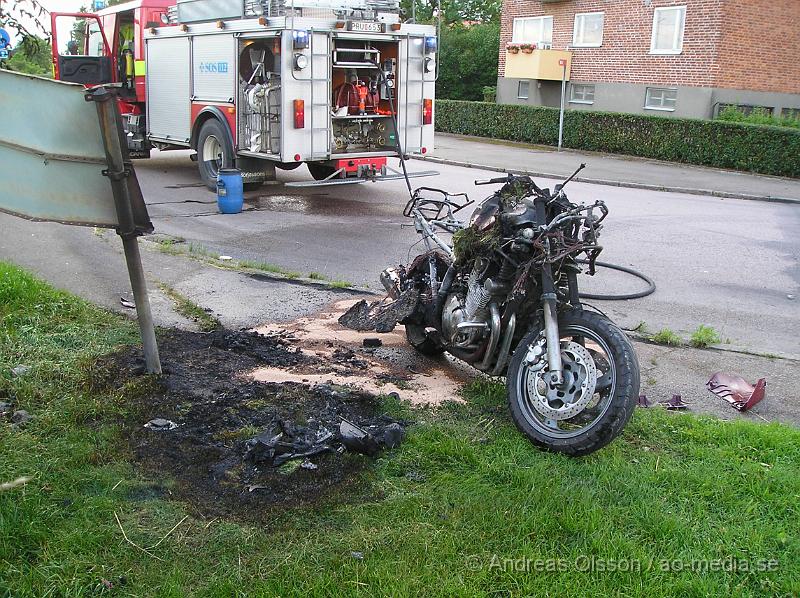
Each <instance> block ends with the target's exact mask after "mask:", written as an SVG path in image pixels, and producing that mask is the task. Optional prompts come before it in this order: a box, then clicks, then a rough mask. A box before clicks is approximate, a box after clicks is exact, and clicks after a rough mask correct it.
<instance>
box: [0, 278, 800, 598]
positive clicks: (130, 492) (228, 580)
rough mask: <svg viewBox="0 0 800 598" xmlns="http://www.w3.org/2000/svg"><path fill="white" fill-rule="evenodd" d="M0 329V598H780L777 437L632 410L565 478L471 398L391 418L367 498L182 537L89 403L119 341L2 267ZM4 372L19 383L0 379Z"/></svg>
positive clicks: (497, 412) (787, 584)
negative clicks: (399, 420) (99, 363)
mask: <svg viewBox="0 0 800 598" xmlns="http://www.w3.org/2000/svg"><path fill="white" fill-rule="evenodd" d="M0 318H1V319H2V324H0V339H1V343H2V344H0V400H4V399H3V398H2V396H3V395H6V394H10V393H14V394H15V395H16V398H17V401H18V403H19V406H20V407H21V408H24V409H27V410H29V411H30V412H31V414H32V415H33V416H34V419H33V420H32V422H31V423H30V424H29V425H28V426H27V427H24V428H22V429H14V428H12V426H11V425H10V424H9V423H7V422H0V483H2V482H7V481H10V480H12V479H15V478H17V477H19V476H32V478H33V479H32V480H31V481H30V482H29V483H27V484H26V485H24V486H22V487H17V488H14V489H12V490H8V491H4V492H2V491H0V596H1V597H5V596H15V597H16V596H94V595H98V594H104V595H110V596H114V595H118V596H186V595H204V596H206V595H208V596H234V595H265V596H279V595H280V596H285V595H298V596H309V595H313V596H322V595H331V594H334V593H336V594H342V595H363V596H375V595H393V596H403V595H422V596H436V595H441V596H454V595H459V596H461V595H492V596H526V595H547V596H588V595H596V596H617V595H619V596H678V595H691V596H709V595H715V596H719V595H724V596H740V595H787V596H790V595H794V596H796V595H798V594H799V593H800V540H799V539H798V538H799V537H800V534H799V533H798V532H800V529H798V528H800V513H798V504H800V432H798V431H797V430H795V429H793V428H790V427H787V426H780V425H758V424H751V423H747V422H734V423H726V422H721V421H718V420H715V419H712V418H707V417H695V416H692V415H682V414H672V413H666V412H664V411H662V410H660V409H650V410H642V409H639V410H637V412H636V414H635V416H634V418H633V420H632V421H631V423H630V425H629V426H628V428H627V429H626V431H625V433H624V435H623V436H622V437H621V438H620V439H618V440H617V441H616V442H614V443H613V444H612V445H610V446H609V447H607V448H606V449H604V450H602V451H600V452H599V453H596V454H594V455H592V456H590V457H587V458H583V459H569V458H566V457H562V456H559V455H551V454H546V453H542V452H540V451H537V450H535V449H534V448H533V447H532V446H531V445H530V444H528V442H526V440H525V439H524V438H522V437H521V436H520V434H519V433H518V432H517V431H516V430H515V429H514V427H513V426H512V425H511V423H510V420H509V418H508V415H507V412H506V408H505V405H504V401H505V397H504V394H505V393H504V389H503V387H502V386H499V385H497V384H489V383H476V384H474V385H473V386H472V387H471V388H469V389H467V390H466V391H465V395H466V396H467V398H468V399H469V402H468V403H467V404H466V405H458V404H448V405H446V406H444V407H442V408H440V409H438V410H437V411H431V410H415V411H413V412H411V417H412V418H413V419H414V420H415V422H416V423H415V424H414V426H413V427H412V428H411V429H410V432H409V436H408V439H407V441H406V442H405V443H404V444H403V445H402V446H401V448H399V449H397V450H395V451H392V452H389V453H384V454H383V455H382V456H381V457H380V458H379V459H377V461H376V462H375V464H374V467H372V468H371V469H370V470H369V472H368V474H367V475H365V477H364V479H363V483H364V484H365V485H371V486H372V488H373V492H372V493H371V494H370V495H371V496H374V497H379V498H374V499H373V500H371V501H370V502H368V503H356V504H353V503H350V504H347V503H345V504H341V503H340V504H338V505H337V506H330V507H320V508H317V509H313V510H311V509H306V510H293V511H289V512H276V513H274V517H273V518H272V520H271V521H270V522H268V523H264V524H260V525H254V524H248V523H242V522H236V521H226V520H221V519H210V520H201V519H195V518H193V517H189V518H186V519H184V517H185V516H186V511H185V508H184V506H183V505H182V504H181V503H179V502H175V501H170V500H168V499H166V498H164V497H163V496H160V495H158V494H156V493H152V492H149V489H150V488H151V486H152V483H153V482H154V480H152V479H147V478H144V477H142V476H141V475H139V474H137V472H135V471H134V470H133V468H132V466H131V465H130V464H129V463H128V462H127V459H126V451H127V447H126V446H125V444H124V442H122V441H121V440H120V437H119V429H118V424H117V423H116V422H117V421H119V419H120V418H122V417H123V416H124V414H125V412H126V401H129V400H135V397H126V396H124V394H125V393H124V392H120V394H119V395H118V396H96V395H92V394H91V393H90V391H89V390H88V389H89V386H88V384H87V382H86V380H87V376H88V371H89V369H90V364H91V362H92V359H93V358H94V357H96V356H99V355H102V354H105V353H108V352H110V351H113V350H114V349H115V348H118V347H120V346H123V345H125V344H130V343H135V342H136V340H137V336H136V328H135V325H134V324H133V323H131V322H129V321H127V320H125V319H123V318H121V317H118V316H116V315H112V314H109V313H107V312H105V311H103V310H100V309H98V308H95V307H93V306H91V305H89V304H87V303H85V302H82V301H80V300H78V299H76V298H74V297H71V296H69V295H67V294H65V293H61V292H57V291H54V290H53V289H51V288H50V287H48V286H47V285H45V284H43V283H41V282H39V281H37V280H35V279H34V278H32V277H31V276H29V275H28V274H26V273H24V272H22V271H21V270H19V269H17V268H14V267H12V266H10V265H8V264H3V263H0ZM18 364H25V365H28V366H31V368H32V369H31V370H30V372H29V373H28V374H27V375H25V376H22V377H17V378H12V377H11V374H10V369H11V368H12V367H14V366H16V365H18ZM387 408H389V409H391V410H392V411H393V412H395V413H403V412H406V414H407V415H408V410H407V408H406V407H403V406H400V405H397V404H390V403H387ZM155 481H156V482H158V483H159V484H162V485H163V484H166V485H167V486H168V485H169V480H155ZM117 517H118V518H119V522H120V523H119V524H118V523H117V519H116V518H117ZM120 525H121V526H122V528H123V529H124V530H125V532H126V534H127V536H128V539H129V540H130V543H129V542H127V541H126V540H125V538H124V537H123V534H122V531H121V530H120ZM176 525H178V526H177V528H175V526H176ZM173 528H174V530H173ZM171 530H173V531H172V532H171V533H169V532H170V531H171ZM133 544H136V545H137V546H138V547H137V546H134V545H133ZM143 549H146V550H147V552H145V551H144V550H143ZM353 553H356V555H355V556H354V554H353ZM359 553H360V554H359ZM362 556H363V558H359V557H362ZM692 568H694V569H695V570H692ZM704 568H705V569H708V570H703V569H704ZM720 568H722V569H724V570H718V569H720ZM731 568H736V569H737V570H734V571H731V570H730V569H731ZM745 568H746V569H747V570H744V569H745ZM763 569H768V570H763ZM103 580H108V581H109V582H111V583H112V584H113V586H114V587H113V588H110V589H109V588H107V587H106V586H105V585H104V584H103Z"/></svg>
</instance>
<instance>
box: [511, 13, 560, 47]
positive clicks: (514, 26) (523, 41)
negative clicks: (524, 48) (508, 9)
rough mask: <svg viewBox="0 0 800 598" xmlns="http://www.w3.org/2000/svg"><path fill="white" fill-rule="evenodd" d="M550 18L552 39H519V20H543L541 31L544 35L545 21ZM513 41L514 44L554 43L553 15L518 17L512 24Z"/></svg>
mask: <svg viewBox="0 0 800 598" xmlns="http://www.w3.org/2000/svg"><path fill="white" fill-rule="evenodd" d="M546 19H550V41H549V42H547V41H545V40H543V39H519V37H518V34H517V22H518V21H519V22H521V21H541V22H542V25H541V28H540V29H541V32H542V35H544V22H545V20H546ZM511 43H512V44H552V43H553V15H542V16H541V17H517V18H516V19H514V22H513V24H512V25H511Z"/></svg>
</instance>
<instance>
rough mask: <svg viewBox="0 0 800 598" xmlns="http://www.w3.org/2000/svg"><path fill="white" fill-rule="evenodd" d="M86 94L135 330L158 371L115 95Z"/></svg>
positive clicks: (150, 364) (149, 368) (150, 369)
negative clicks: (92, 107)
mask: <svg viewBox="0 0 800 598" xmlns="http://www.w3.org/2000/svg"><path fill="white" fill-rule="evenodd" d="M90 97H91V99H92V100H93V101H94V102H95V104H96V106H97V114H98V116H99V117H100V130H101V132H102V135H103V145H104V146H105V150H106V160H107V161H108V171H107V172H106V175H107V176H108V178H109V179H110V180H111V189H112V191H113V194H114V204H115V207H116V210H117V221H118V222H119V227H118V228H117V234H118V235H119V236H120V237H121V238H122V248H123V250H124V251H125V262H126V263H127V266H128V276H129V277H130V280H131V289H132V290H133V298H134V301H135V302H136V316H137V318H136V319H137V320H138V321H139V332H140V333H141V335H142V347H143V349H144V359H145V364H146V367H147V371H148V373H150V374H160V373H161V360H160V358H159V355H158V344H157V343H156V332H155V327H154V325H153V314H152V312H151V311H150V299H149V297H148V295H147V283H146V282H145V278H144V270H143V268H142V259H141V255H140V254H139V244H138V241H137V237H138V236H139V233H138V231H137V230H136V224H135V221H134V217H133V209H132V206H131V194H130V188H129V186H128V177H130V176H131V175H132V172H131V168H130V165H129V164H126V160H125V153H124V151H123V148H124V147H126V146H124V145H123V139H124V137H123V132H122V123H121V119H120V116H119V109H118V107H117V102H116V99H115V97H114V96H113V95H112V94H111V93H109V92H108V91H107V90H105V89H103V88H102V87H101V88H99V89H96V90H94V91H93V92H91V94H90ZM133 176H135V175H133Z"/></svg>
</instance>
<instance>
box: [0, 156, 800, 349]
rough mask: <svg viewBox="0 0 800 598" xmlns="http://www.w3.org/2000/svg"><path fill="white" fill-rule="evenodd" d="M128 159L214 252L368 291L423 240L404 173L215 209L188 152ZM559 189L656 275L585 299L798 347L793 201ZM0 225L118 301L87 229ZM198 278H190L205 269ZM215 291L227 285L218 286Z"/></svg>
mask: <svg viewBox="0 0 800 598" xmlns="http://www.w3.org/2000/svg"><path fill="white" fill-rule="evenodd" d="M431 167H433V168H435V169H436V170H438V171H439V172H440V175H439V176H437V177H430V178H424V179H416V180H412V184H414V185H415V186H416V185H428V186H436V187H441V188H444V189H448V190H452V191H467V192H469V194H470V197H474V198H475V199H480V198H482V197H484V196H485V195H488V194H489V193H490V192H491V190H492V189H493V188H491V187H474V186H473V184H472V181H473V179H474V178H476V177H486V178H488V177H491V176H497V174H496V173H491V172H482V171H479V170H476V169H464V168H459V167H454V166H446V165H432V164H430V163H424V162H418V161H412V162H410V163H409V170H411V171H418V170H425V169H429V168H431ZM136 169H137V172H138V175H139V179H140V182H141V185H142V188H143V190H144V194H145V197H146V199H147V202H148V204H149V206H150V214H151V217H152V219H153V222H154V224H155V227H156V232H158V233H160V234H165V235H170V236H174V237H178V238H181V239H185V240H186V241H187V242H193V243H198V244H200V245H203V246H205V247H207V248H209V249H211V250H212V251H215V252H219V253H220V254H226V255H230V256H233V257H235V258H248V259H254V260H258V261H262V262H267V263H271V264H275V265H278V266H281V267H283V268H286V269H288V270H293V271H297V272H299V273H301V274H304V275H307V274H308V273H310V272H317V273H320V274H323V275H325V276H327V277H329V278H331V279H337V280H345V281H348V282H350V283H353V284H356V285H360V286H364V285H369V287H370V288H372V289H375V290H376V291H377V290H378V288H379V286H380V285H379V283H378V282H377V277H378V274H379V272H380V271H381V270H382V269H383V268H384V267H385V266H387V265H391V264H395V263H399V262H404V261H406V260H407V259H408V256H409V255H412V256H413V255H414V254H415V252H416V250H417V249H418V248H419V247H417V248H414V249H410V248H411V245H412V244H413V243H414V242H415V241H416V240H417V236H416V233H415V232H414V230H413V228H405V227H402V226H401V225H403V224H408V221H407V220H406V219H405V218H403V216H402V208H403V206H404V204H405V202H406V201H407V199H408V195H407V192H406V189H405V183H404V182H403V181H393V182H384V183H374V184H373V183H366V184H362V185H347V186H338V187H324V188H318V189H310V188H305V189H301V188H290V187H285V186H284V185H283V184H280V182H285V181H289V180H307V179H309V178H310V177H309V175H308V173H307V171H306V169H305V168H304V167H301V168H300V169H298V170H295V171H291V172H280V171H279V174H278V178H279V183H277V184H270V185H267V186H264V187H263V188H262V189H261V190H260V191H258V192H253V193H249V194H247V197H246V211H245V212H243V213H242V214H238V215H220V214H217V212H216V205H215V196H214V194H213V193H211V192H209V191H207V190H206V189H205V187H203V186H202V185H200V184H199V182H198V178H197V174H196V169H195V164H194V163H192V162H190V161H189V159H188V152H184V151H181V152H169V153H162V154H157V153H156V154H154V158H152V159H150V160H148V161H138V162H137V163H136ZM588 174H591V164H589V169H587V175H588ZM554 182H555V181H541V182H540V184H543V185H550V186H552V184H554ZM568 191H569V196H570V198H571V199H572V200H573V201H575V200H579V201H591V200H594V199H596V198H600V199H603V200H605V201H606V202H607V204H608V206H609V208H610V210H611V214H610V216H609V217H608V219H607V220H606V222H607V224H606V226H605V229H604V231H603V235H602V238H601V241H602V242H603V244H604V245H605V247H606V250H605V251H604V253H603V255H602V257H601V259H603V260H605V261H610V262H614V263H617V264H621V265H628V266H632V267H634V268H637V269H639V270H642V271H644V272H646V273H647V274H648V275H650V276H651V277H653V278H654V279H655V280H656V283H657V284H658V290H657V291H656V293H655V294H654V295H652V296H651V297H648V298H646V299H641V300H636V301H628V302H595V303H596V304H597V305H598V307H600V308H601V309H602V310H604V311H606V312H607V313H608V314H609V315H610V316H611V317H612V318H613V319H615V320H617V321H618V322H619V323H620V324H622V325H624V326H627V327H633V326H635V325H637V324H638V323H639V322H645V323H646V325H647V327H648V329H649V330H651V331H656V330H659V329H660V328H663V327H669V328H671V329H672V330H674V331H676V332H679V333H681V334H683V335H684V336H688V335H689V334H690V332H691V331H692V330H693V329H695V328H696V327H697V326H698V325H699V324H706V325H710V326H713V327H714V328H715V329H716V330H717V331H718V332H719V334H720V335H721V337H722V339H723V340H724V341H728V343H729V344H731V345H736V346H742V347H747V348H749V349H751V350H758V351H767V352H776V353H777V352H781V353H788V354H800V342H798V340H797V334H798V332H800V290H799V289H798V287H800V235H798V231H800V208H798V207H797V206H793V205H783V204H771V203H761V202H755V201H744V200H733V199H720V198H711V197H703V196H695V195H682V194H674V193H663V192H650V191H643V190H637V189H626V188H616V187H608V186H597V185H589V184H581V183H575V184H570V186H569V187H568ZM467 211H468V210H467ZM465 216H466V215H465ZM0 226H2V230H3V235H2V236H0V259H8V260H10V261H14V262H17V263H20V264H22V265H25V266H27V267H29V268H31V269H33V270H35V271H37V272H39V273H40V274H41V275H43V276H45V277H46V278H48V279H49V280H51V281H53V282H54V283H55V284H56V285H58V286H61V287H64V288H67V289H69V290H72V291H74V292H78V293H80V294H82V295H84V296H86V297H87V298H90V299H92V300H95V301H97V302H99V303H103V304H109V305H110V304H113V303H115V301H116V300H115V299H114V296H115V294H116V293H117V292H119V290H120V288H121V286H124V283H125V280H124V270H122V272H120V268H121V264H122V262H120V261H119V256H115V255H113V253H114V252H113V251H111V250H110V249H109V246H110V245H111V244H110V243H109V241H108V240H103V239H100V238H99V237H98V236H97V235H93V234H92V233H91V232H90V231H87V230H85V229H77V228H74V227H65V226H60V225H52V224H34V223H25V222H21V221H19V220H18V219H14V218H12V217H10V216H6V215H0ZM110 251H111V253H109V252H110ZM145 258H146V264H145V267H146V268H150V269H151V271H155V272H154V274H155V275H156V276H159V277H161V276H162V274H163V275H164V276H167V277H169V276H171V277H173V278H177V279H180V276H178V272H180V271H185V270H191V269H192V268H196V266H191V265H187V264H182V262H185V261H186V260H183V259H182V258H174V257H171V256H170V259H169V260H167V259H166V256H158V255H157V254H156V253H155V252H149V253H146V256H145ZM148 260H149V261H148ZM165 268H166V270H164V269H165ZM204 276H205V277H206V278H207V276H208V275H207V274H205V275H204ZM220 276H222V274H220ZM194 280H195V286H197V281H198V280H203V278H198V277H197V276H194ZM178 282H180V280H178ZM583 284H584V288H585V289H586V290H589V291H596V292H603V291H611V292H613V291H623V290H630V289H633V288H638V285H639V284H640V283H638V282H637V281H635V280H633V279H627V278H623V277H621V276H620V275H617V274H615V273H609V272H600V273H598V275H597V276H595V277H594V278H593V279H589V278H588V277H586V280H585V281H584V282H583ZM108 288H113V290H111V291H108V290H107V289H108ZM215 292H216V293H224V285H222V286H221V287H219V288H218V289H216V290H215ZM261 301H263V302H264V303H261ZM261 301H259V304H258V305H257V306H254V313H258V314H260V315H262V316H263V315H264V314H265V313H269V296H268V294H267V296H264V297H263V298H262V299H261ZM201 304H202V302H201Z"/></svg>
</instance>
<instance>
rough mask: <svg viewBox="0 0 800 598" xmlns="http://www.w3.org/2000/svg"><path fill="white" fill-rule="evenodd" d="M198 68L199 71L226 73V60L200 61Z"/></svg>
mask: <svg viewBox="0 0 800 598" xmlns="http://www.w3.org/2000/svg"><path fill="white" fill-rule="evenodd" d="M198 70H199V71H200V72H201V73H227V72H228V63H227V62H201V63H200V66H199V67H198Z"/></svg>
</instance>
